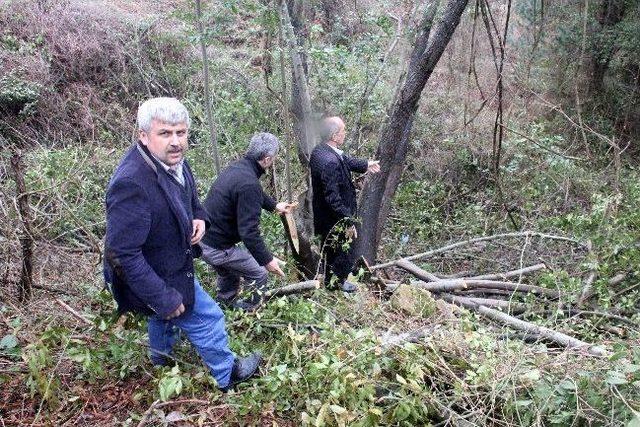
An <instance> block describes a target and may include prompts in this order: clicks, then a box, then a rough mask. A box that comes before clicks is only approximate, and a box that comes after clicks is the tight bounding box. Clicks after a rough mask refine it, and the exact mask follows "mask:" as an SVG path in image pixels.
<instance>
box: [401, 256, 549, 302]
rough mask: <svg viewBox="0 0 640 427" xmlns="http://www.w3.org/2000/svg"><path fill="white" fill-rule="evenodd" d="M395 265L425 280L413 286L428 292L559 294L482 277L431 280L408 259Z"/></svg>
mask: <svg viewBox="0 0 640 427" xmlns="http://www.w3.org/2000/svg"><path fill="white" fill-rule="evenodd" d="M396 265H397V266H398V267H400V268H402V269H404V270H406V271H408V272H409V273H411V274H413V275H414V276H415V277H417V278H418V279H422V280H425V281H426V282H427V283H416V284H415V286H417V287H419V288H421V289H425V290H427V291H429V292H451V291H455V290H460V289H478V288H489V289H505V290H508V291H520V292H529V293H532V294H537V295H545V296H548V297H551V298H557V297H558V296H559V292H558V291H556V290H554V289H547V288H541V287H540V286H533V285H525V284H522V283H515V282H500V281H495V280H482V279H453V280H438V281H436V282H433V281H430V280H431V279H430V277H431V276H432V275H431V274H429V273H427V272H426V271H424V270H423V269H421V268H420V267H418V266H417V265H415V264H413V263H411V262H409V261H406V260H399V261H398V262H397V264H396Z"/></svg>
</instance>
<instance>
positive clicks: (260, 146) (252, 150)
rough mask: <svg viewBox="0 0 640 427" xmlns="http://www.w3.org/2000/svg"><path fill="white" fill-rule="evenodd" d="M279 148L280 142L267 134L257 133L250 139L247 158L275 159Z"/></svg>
mask: <svg viewBox="0 0 640 427" xmlns="http://www.w3.org/2000/svg"><path fill="white" fill-rule="evenodd" d="M279 148H280V140H278V138H277V137H276V136H275V135H273V134H270V133H268V132H259V133H256V134H254V135H253V136H252V137H251V142H250V143H249V148H248V149H247V154H246V155H247V157H249V158H250V159H253V160H256V161H258V160H262V159H264V158H265V157H275V155H276V154H278V149H279Z"/></svg>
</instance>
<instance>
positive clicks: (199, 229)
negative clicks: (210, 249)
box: [191, 219, 206, 245]
mask: <svg viewBox="0 0 640 427" xmlns="http://www.w3.org/2000/svg"><path fill="white" fill-rule="evenodd" d="M205 229H206V227H205V224H204V221H203V220H201V219H194V220H193V234H191V244H192V245H195V244H196V243H198V242H199V241H200V239H202V236H204V232H205Z"/></svg>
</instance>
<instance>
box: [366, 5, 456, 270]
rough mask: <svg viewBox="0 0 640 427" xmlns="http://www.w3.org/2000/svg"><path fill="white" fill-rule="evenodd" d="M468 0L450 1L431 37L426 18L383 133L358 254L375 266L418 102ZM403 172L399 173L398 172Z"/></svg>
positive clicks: (432, 12) (430, 17) (368, 190)
mask: <svg viewBox="0 0 640 427" xmlns="http://www.w3.org/2000/svg"><path fill="white" fill-rule="evenodd" d="M467 3H468V0H449V2H448V3H447V6H446V8H445V11H444V14H443V17H442V20H441V21H440V23H439V24H438V26H437V27H436V28H435V31H434V33H433V34H432V35H431V26H432V22H433V19H434V16H435V9H436V8H435V7H434V8H433V9H429V11H428V12H427V13H426V14H425V16H424V18H423V20H422V23H421V29H422V31H421V32H420V34H419V36H418V38H417V39H416V43H415V45H414V49H413V53H412V54H411V60H410V63H409V69H408V72H407V77H406V80H405V82H404V85H403V88H402V89H401V91H400V94H399V96H398V99H397V100H396V102H395V105H394V107H393V108H392V111H391V115H390V117H389V120H388V121H387V124H386V125H385V127H384V128H383V130H382V134H381V137H380V142H379V144H378V150H377V158H379V159H380V160H381V163H380V166H381V172H380V173H378V174H375V175H372V176H371V177H369V179H368V180H367V181H366V183H365V187H364V189H363V191H362V195H361V197H360V206H361V207H366V208H365V209H361V211H362V213H361V217H362V221H363V223H362V227H361V230H360V233H359V234H360V239H359V240H358V243H357V247H356V251H357V253H358V254H359V255H364V257H365V258H366V259H367V260H368V261H369V262H373V260H375V258H376V252H377V249H378V245H379V243H380V236H381V233H382V227H383V225H384V222H385V221H386V217H387V214H388V212H389V204H390V203H391V200H392V198H393V196H394V194H395V192H396V189H397V186H398V184H399V182H400V174H401V170H402V168H403V167H404V164H405V160H406V156H407V152H408V148H409V136H410V133H411V127H412V122H413V118H414V115H415V113H416V111H417V109H418V102H419V101H420V97H421V95H422V90H423V89H424V87H425V85H426V83H427V81H428V80H429V77H431V73H432V72H433V70H434V68H435V66H436V64H437V63H438V61H439V59H440V57H441V56H442V53H443V52H444V49H445V47H446V46H447V44H448V43H449V41H450V40H451V37H452V35H453V33H454V31H455V29H456V27H457V26H458V24H459V22H460V17H461V16H462V13H463V12H464V10H465V8H466V6H467ZM399 171H400V172H399Z"/></svg>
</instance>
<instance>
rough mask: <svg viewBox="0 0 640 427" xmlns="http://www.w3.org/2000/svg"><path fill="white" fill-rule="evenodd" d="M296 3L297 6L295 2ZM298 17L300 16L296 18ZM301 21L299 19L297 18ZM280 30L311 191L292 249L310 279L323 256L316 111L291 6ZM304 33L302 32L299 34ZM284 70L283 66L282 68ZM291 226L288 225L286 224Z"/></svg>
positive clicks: (303, 201)
mask: <svg viewBox="0 0 640 427" xmlns="http://www.w3.org/2000/svg"><path fill="white" fill-rule="evenodd" d="M294 3H295V2H294ZM293 10H294V11H297V12H296V14H300V13H301V10H302V6H301V4H300V3H296V4H294V5H293ZM296 16H297V15H296ZM296 19H297V20H298V21H299V16H297V18H296ZM280 26H281V32H282V37H283V40H284V41H285V42H286V44H287V47H288V49H289V54H290V56H291V68H292V84H291V94H292V96H291V103H292V105H291V107H292V108H291V110H292V111H293V113H294V114H293V116H294V129H295V131H296V134H297V139H298V158H299V159H300V163H301V164H302V166H303V167H304V168H305V169H306V171H305V182H306V185H307V189H306V191H305V192H304V193H302V194H301V195H300V196H299V198H298V204H299V207H298V209H296V211H295V212H296V218H295V220H296V227H297V235H298V242H299V248H298V250H296V248H295V247H293V245H292V251H293V254H294V258H295V260H296V263H297V264H298V268H299V270H300V271H301V273H302V274H303V276H305V277H307V278H312V277H313V276H314V275H315V271H316V266H317V264H318V260H319V256H318V254H317V253H315V252H314V251H313V248H312V244H311V239H312V237H313V234H314V230H313V206H312V199H313V193H312V189H311V174H310V173H309V158H310V157H311V151H313V148H314V147H315V145H316V134H315V131H314V127H313V124H312V120H313V110H312V108H311V96H310V94H309V85H308V83H307V75H306V70H305V61H304V58H303V55H302V53H301V52H300V43H299V41H298V38H297V37H296V33H295V31H294V27H293V24H292V20H291V16H290V15H289V9H288V7H287V3H286V1H284V0H281V3H280ZM299 32H300V31H299ZM281 66H282V64H281ZM285 226H288V224H285Z"/></svg>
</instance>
